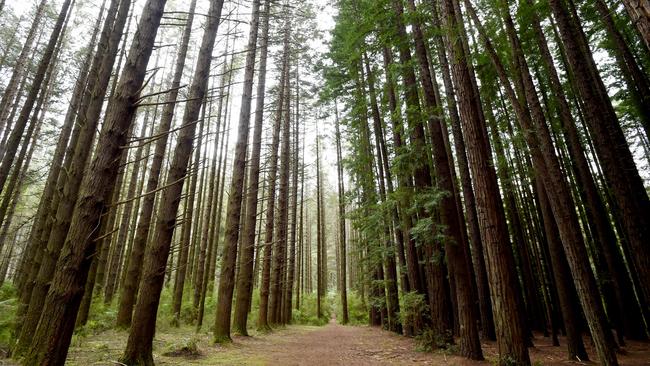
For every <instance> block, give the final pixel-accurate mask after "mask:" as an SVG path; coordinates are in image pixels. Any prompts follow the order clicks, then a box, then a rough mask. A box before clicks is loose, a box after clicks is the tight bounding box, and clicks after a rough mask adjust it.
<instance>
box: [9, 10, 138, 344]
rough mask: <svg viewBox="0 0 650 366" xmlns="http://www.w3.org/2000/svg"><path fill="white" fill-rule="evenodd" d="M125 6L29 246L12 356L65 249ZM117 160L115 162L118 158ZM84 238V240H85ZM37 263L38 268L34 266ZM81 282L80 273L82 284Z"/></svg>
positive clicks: (28, 338) (35, 318) (96, 65)
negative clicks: (35, 251) (46, 213)
mask: <svg viewBox="0 0 650 366" xmlns="http://www.w3.org/2000/svg"><path fill="white" fill-rule="evenodd" d="M126 3H128V1H125V2H123V3H122V4H121V6H120V8H119V10H117V9H115V10H117V15H116V17H115V18H114V19H115V24H113V27H112V30H111V25H110V24H104V30H103V31H102V37H101V40H100V46H99V48H98V54H97V55H96V56H95V58H94V60H93V67H92V71H91V73H90V75H89V80H95V84H94V85H93V87H92V89H91V90H87V91H86V93H85V96H84V100H83V101H82V104H81V107H80V111H79V114H78V115H77V121H76V123H77V124H78V125H79V126H80V129H79V131H78V135H77V136H75V138H74V139H73V141H72V142H71V143H73V142H74V143H75V144H76V145H75V146H74V150H73V153H72V155H71V156H70V158H69V159H68V158H66V160H67V161H66V162H65V163H64V166H65V167H66V168H67V169H64V171H65V172H66V174H60V176H59V178H58V181H57V191H58V195H57V196H55V198H54V199H53V200H52V204H51V207H50V215H52V219H51V221H50V222H49V223H46V227H45V228H44V230H43V232H42V234H41V237H40V238H36V239H38V240H39V242H37V243H35V244H33V245H34V247H35V248H43V249H42V253H41V255H40V261H39V260H35V261H34V263H33V264H32V268H33V271H34V273H35V274H36V275H35V276H34V281H33V282H34V283H33V289H31V290H29V286H27V287H26V289H25V290H24V291H25V296H26V298H25V300H26V302H25V303H28V304H29V306H28V308H27V313H26V317H25V321H24V322H23V324H22V328H21V334H20V337H19V339H18V343H17V345H16V350H15V352H14V354H15V355H16V356H18V355H20V354H22V353H23V352H25V351H26V350H27V349H28V347H29V345H30V343H33V338H34V334H35V333H34V332H35V331H36V329H37V326H38V322H39V319H40V318H41V317H42V316H43V314H44V313H43V309H44V304H45V301H46V296H47V295H48V290H49V288H50V287H51V283H52V282H51V281H52V278H53V277H52V276H53V275H54V273H55V272H56V270H57V269H58V268H57V267H58V259H59V258H60V255H59V253H60V252H61V250H62V248H64V246H65V242H66V236H67V235H68V234H69V229H70V228H71V227H73V226H72V219H73V218H72V216H73V215H71V213H72V212H73V210H74V209H75V202H76V201H77V198H78V197H79V195H80V192H81V184H82V179H83V177H84V176H83V173H84V171H85V167H86V165H87V162H88V158H89V157H90V152H91V149H89V148H88V146H91V145H92V142H93V140H94V136H95V131H96V128H97V125H98V124H99V117H100V116H99V115H100V113H101V109H102V105H103V100H104V95H105V93H106V89H107V87H108V82H109V79H110V76H111V69H112V67H113V62H114V60H115V53H116V52H117V45H118V43H119V40H120V38H121V36H122V29H123V26H124V24H125V21H126V17H127V14H128V8H129V6H128V4H126ZM111 10H113V9H111ZM111 15H112V14H111ZM112 18H113V17H112V16H107V22H108V21H111V20H112ZM111 23H112V21H111ZM102 40H103V41H105V42H106V43H104V45H106V44H107V46H106V48H105V53H104V54H102V55H100V54H99V50H101V49H102V48H101V47H102V43H101V41H102ZM117 160H118V161H119V160H120V159H117ZM116 163H117V161H116ZM115 165H117V164H115ZM118 168H119V167H118ZM109 189H110V190H111V191H112V187H109ZM107 199H110V197H107ZM102 211H103V210H102ZM87 239H88V238H85V240H87ZM39 264H40V267H39V266H38V265H39ZM85 280H86V278H85V274H84V277H83V282H85ZM27 291H29V293H27ZM82 292H83V291H82ZM75 316H76V311H75ZM73 322H74V320H73Z"/></svg>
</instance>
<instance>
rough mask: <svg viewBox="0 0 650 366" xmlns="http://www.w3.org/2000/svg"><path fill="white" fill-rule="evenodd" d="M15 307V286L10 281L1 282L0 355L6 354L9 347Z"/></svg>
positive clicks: (13, 326) (13, 325)
mask: <svg viewBox="0 0 650 366" xmlns="http://www.w3.org/2000/svg"><path fill="white" fill-rule="evenodd" d="M17 308H18V299H17V297H16V288H15V287H14V286H13V285H12V284H10V283H5V284H3V285H2V287H0V355H3V354H5V355H6V354H7V353H8V351H9V349H10V348H11V344H12V342H13V338H14V329H16V309H17Z"/></svg>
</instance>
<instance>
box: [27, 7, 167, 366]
mask: <svg viewBox="0 0 650 366" xmlns="http://www.w3.org/2000/svg"><path fill="white" fill-rule="evenodd" d="M164 5H165V0H148V1H147V3H146V4H145V7H144V10H143V13H142V16H141V21H140V24H139V27H138V31H137V32H136V34H135V36H134V39H133V43H132V46H131V49H130V51H129V57H128V59H127V63H126V65H125V67H124V70H123V71H122V74H121V76H120V82H119V86H118V88H117V90H116V93H115V95H114V96H113V99H112V100H111V102H110V103H109V107H108V109H107V112H106V119H105V122H104V125H103V127H102V131H101V133H100V137H99V141H98V142H97V151H98V152H99V153H98V154H97V155H96V156H95V158H94V159H93V162H92V164H91V165H90V167H89V168H88V170H87V174H86V175H85V177H84V180H83V181H82V183H81V188H80V195H79V199H78V201H77V204H76V207H75V210H74V213H73V214H72V220H71V225H70V226H71V227H72V228H73V229H72V230H71V231H70V232H69V233H68V235H67V237H66V239H65V244H64V245H63V248H62V252H61V257H60V258H61V259H60V260H59V261H58V263H57V266H56V271H55V272H54V274H53V276H52V284H51V286H50V289H49V292H48V296H47V298H46V300H45V303H44V306H43V311H42V314H43V316H42V317H41V321H40V322H39V324H38V327H37V329H36V332H35V336H34V341H33V342H32V346H31V351H30V352H29V354H28V355H27V356H26V358H25V362H26V363H30V364H41V365H51V364H52V365H54V364H57V365H58V364H63V363H64V361H65V357H66V354H67V349H68V346H69V344H70V340H71V338H72V331H73V329H74V318H75V317H76V315H77V311H78V309H79V303H80V301H81V297H82V295H83V285H84V283H85V282H86V278H87V276H88V269H89V267H90V263H91V261H92V254H93V253H94V252H95V250H96V248H95V247H96V240H95V238H96V236H95V235H96V233H95V230H96V228H97V227H98V226H99V223H100V220H101V214H102V212H104V210H105V206H106V204H107V203H108V200H109V199H110V196H109V195H110V193H111V191H112V188H113V187H112V186H113V185H114V184H115V179H116V177H117V173H118V170H119V166H118V161H119V159H118V157H119V155H120V153H121V152H122V149H123V147H124V146H125V145H126V143H127V141H126V137H127V136H126V134H127V130H128V129H129V125H130V124H131V123H132V121H133V116H134V115H135V112H136V108H137V106H136V102H137V99H138V98H139V94H140V91H141V88H142V84H143V82H144V77H145V72H146V67H147V63H148V61H149V58H150V56H151V53H152V50H153V45H154V40H155V38H156V33H157V30H158V26H159V25H160V19H161V18H162V15H163V8H164Z"/></svg>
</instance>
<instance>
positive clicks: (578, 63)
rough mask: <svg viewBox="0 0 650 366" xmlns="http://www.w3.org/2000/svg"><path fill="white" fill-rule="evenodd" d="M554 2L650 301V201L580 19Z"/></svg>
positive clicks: (636, 269) (597, 146)
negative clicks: (574, 17)
mask: <svg viewBox="0 0 650 366" xmlns="http://www.w3.org/2000/svg"><path fill="white" fill-rule="evenodd" d="M628 3H630V1H628ZM549 4H550V5H551V10H552V12H553V15H554V17H555V20H556V21H557V25H558V27H559V30H560V36H561V38H562V42H563V44H564V49H565V52H566V57H567V60H568V63H569V68H570V70H571V72H572V75H573V76H574V84H575V87H576V89H577V93H578V94H579V96H580V97H581V99H582V102H583V103H582V105H583V107H584V108H583V109H584V113H585V117H586V118H585V121H586V123H587V126H588V127H589V132H590V134H591V136H592V138H593V139H594V146H595V149H596V154H597V155H598V158H599V161H600V163H601V164H602V166H603V173H604V175H605V180H606V182H607V185H608V186H609V188H610V189H611V190H612V193H613V199H614V200H615V203H616V205H617V206H618V207H619V209H620V213H621V215H620V216H621V218H622V221H623V227H624V229H625V233H626V234H627V235H626V238H627V240H628V243H629V246H630V248H631V249H632V250H633V251H634V253H635V255H634V256H633V257H632V258H631V262H632V263H633V268H634V271H633V272H636V273H638V276H639V280H640V284H641V291H640V292H641V294H643V297H644V298H645V300H646V301H647V300H648V299H650V247H648V245H647V243H648V242H650V200H649V199H648V194H647V193H646V191H645V188H644V186H643V182H642V180H641V177H640V176H639V172H638V170H637V168H636V166H635V163H634V159H633V157H632V154H631V153H630V150H629V148H628V145H627V142H626V140H625V136H624V135H623V131H622V130H621V127H620V124H619V121H618V117H617V116H616V113H615V111H614V109H613V107H612V103H611V101H610V100H609V97H608V95H607V92H606V90H605V86H604V84H603V81H602V79H601V78H600V75H599V74H598V70H597V69H596V66H595V62H594V60H593V56H592V54H591V52H590V50H589V48H588V44H587V41H586V39H585V35H584V33H583V32H582V29H581V27H580V24H579V23H578V22H579V20H578V19H572V18H571V16H570V12H569V11H568V10H567V8H566V6H565V4H563V3H562V2H561V1H560V0H550V1H549Z"/></svg>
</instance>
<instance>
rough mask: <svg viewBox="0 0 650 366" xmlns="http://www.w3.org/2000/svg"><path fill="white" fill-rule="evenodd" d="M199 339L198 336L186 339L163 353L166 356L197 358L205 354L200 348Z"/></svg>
mask: <svg viewBox="0 0 650 366" xmlns="http://www.w3.org/2000/svg"><path fill="white" fill-rule="evenodd" d="M198 343H199V340H198V339H196V338H194V337H193V338H189V339H186V340H185V341H184V342H182V343H180V344H172V345H170V346H169V347H168V350H167V351H165V352H164V353H163V354H162V355H163V356H166V357H182V358H188V359H197V358H200V357H202V356H203V353H201V351H200V350H199V346H198Z"/></svg>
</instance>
